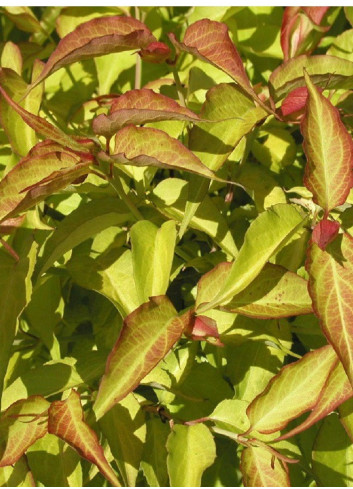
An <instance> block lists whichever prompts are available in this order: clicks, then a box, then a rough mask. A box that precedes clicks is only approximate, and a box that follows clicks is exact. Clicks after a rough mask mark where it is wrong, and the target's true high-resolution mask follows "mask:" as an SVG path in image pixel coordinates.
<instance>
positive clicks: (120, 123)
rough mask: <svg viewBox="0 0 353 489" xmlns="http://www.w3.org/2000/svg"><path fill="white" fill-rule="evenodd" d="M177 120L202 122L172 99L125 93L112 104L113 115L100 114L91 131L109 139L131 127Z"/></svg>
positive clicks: (144, 90) (142, 91)
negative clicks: (125, 127) (126, 127)
mask: <svg viewBox="0 0 353 489" xmlns="http://www.w3.org/2000/svg"><path fill="white" fill-rule="evenodd" d="M174 120H176V121H190V122H199V121H200V117H199V116H198V115H196V114H194V112H192V111H191V110H189V109H187V108H186V107H182V106H181V105H179V104H178V103H177V102H175V101H174V100H173V99H171V98H169V97H166V96H165V95H161V94H159V93H155V92H154V91H153V90H149V89H147V88H142V89H140V90H130V91H128V92H125V93H124V94H123V95H121V96H120V97H119V98H117V99H116V100H115V101H114V102H113V104H112V107H111V110H110V114H109V115H105V114H100V115H99V116H98V117H96V118H95V119H94V120H93V123H92V127H93V131H94V132H95V133H96V134H101V135H102V136H105V137H106V138H108V139H109V138H111V137H112V136H113V134H115V133H116V132H117V131H118V130H119V129H121V128H122V127H124V126H126V125H128V124H133V125H140V124H145V123H146V122H157V121H174Z"/></svg>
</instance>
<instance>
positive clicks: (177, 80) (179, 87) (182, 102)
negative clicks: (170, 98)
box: [173, 65, 186, 107]
mask: <svg viewBox="0 0 353 489" xmlns="http://www.w3.org/2000/svg"><path fill="white" fill-rule="evenodd" d="M173 76H174V81H175V85H176V89H177V92H178V97H179V102H180V105H182V106H183V107H186V103H185V97H184V93H183V87H182V85H181V81H180V78H179V73H178V70H177V69H176V66H175V65H174V66H173Z"/></svg>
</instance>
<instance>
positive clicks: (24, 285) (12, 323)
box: [0, 234, 38, 393]
mask: <svg viewBox="0 0 353 489" xmlns="http://www.w3.org/2000/svg"><path fill="white" fill-rule="evenodd" d="M19 236H20V237H22V240H21V241H22V242H21V244H20V245H19V246H18V248H17V247H16V251H17V253H18V255H19V261H18V262H16V261H15V259H14V258H13V257H12V256H10V255H9V254H8V253H6V252H5V251H3V250H0V289H1V290H2V294H1V295H0V359H1V360H0V393H2V387H3V381H4V377H5V373H6V369H7V363H8V361H9V359H10V353H11V346H12V343H13V341H14V339H15V334H16V328H17V320H18V317H19V315H20V314H21V312H22V311H23V309H24V308H25V306H26V304H27V303H28V301H29V299H30V297H31V293H32V284H31V275H32V273H33V268H34V263H35V259H36V254H37V248H38V246H37V244H36V243H34V242H33V238H32V239H30V238H29V237H28V236H25V235H23V234H22V235H19Z"/></svg>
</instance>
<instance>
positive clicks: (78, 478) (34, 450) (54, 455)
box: [27, 433, 83, 487]
mask: <svg viewBox="0 0 353 489" xmlns="http://www.w3.org/2000/svg"><path fill="white" fill-rule="evenodd" d="M27 458H28V463H29V466H30V467H31V471H32V473H33V476H34V478H35V480H36V481H37V483H38V482H40V483H41V484H43V486H44V487H81V486H82V484H83V480H82V468H81V464H80V460H81V459H80V457H79V455H78V454H77V453H76V451H75V450H73V449H72V448H71V447H70V446H68V445H67V444H66V443H64V442H63V441H62V440H60V438H58V437H57V436H54V435H50V434H49V433H47V434H46V435H45V436H44V437H43V438H40V439H39V440H37V441H36V442H35V443H34V444H33V445H32V446H31V447H30V448H29V449H28V451H27Z"/></svg>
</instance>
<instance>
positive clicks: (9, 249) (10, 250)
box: [0, 238, 20, 262]
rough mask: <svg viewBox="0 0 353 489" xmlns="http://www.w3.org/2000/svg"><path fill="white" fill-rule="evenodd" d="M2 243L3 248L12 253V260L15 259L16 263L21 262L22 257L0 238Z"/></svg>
mask: <svg viewBox="0 0 353 489" xmlns="http://www.w3.org/2000/svg"><path fill="white" fill-rule="evenodd" d="M0 243H1V244H2V245H3V247H4V248H5V250H6V251H7V252H8V253H10V255H11V256H12V258H14V259H15V261H16V262H19V261H20V257H19V256H18V254H17V253H16V251H15V250H14V249H13V248H12V247H11V246H10V245H9V243H7V241H5V240H4V239H2V238H0Z"/></svg>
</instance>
